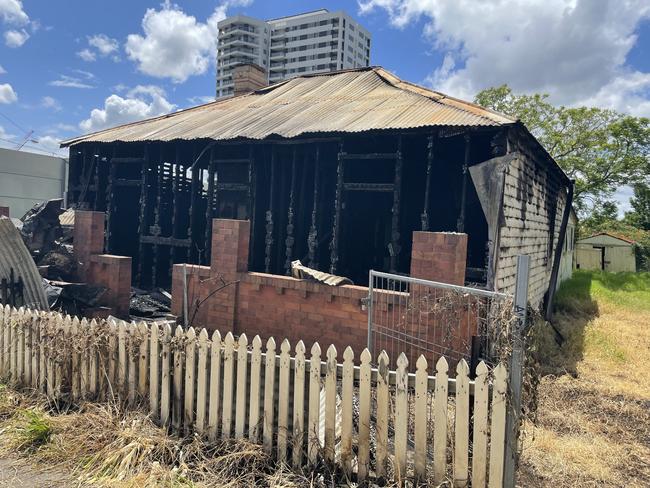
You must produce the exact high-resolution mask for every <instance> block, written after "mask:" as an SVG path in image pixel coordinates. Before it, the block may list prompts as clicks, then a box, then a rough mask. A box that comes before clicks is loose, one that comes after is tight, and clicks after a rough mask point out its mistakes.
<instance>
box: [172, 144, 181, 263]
mask: <svg viewBox="0 0 650 488" xmlns="http://www.w3.org/2000/svg"><path fill="white" fill-rule="evenodd" d="M180 180H181V161H180V154H179V150H178V145H177V146H176V148H175V151H174V165H173V166H172V196H173V209H172V237H179V235H178V221H179V219H180V216H179V214H178V213H179V211H180V204H179V199H180V192H181V188H180V186H181V181H180ZM170 272H171V267H170Z"/></svg>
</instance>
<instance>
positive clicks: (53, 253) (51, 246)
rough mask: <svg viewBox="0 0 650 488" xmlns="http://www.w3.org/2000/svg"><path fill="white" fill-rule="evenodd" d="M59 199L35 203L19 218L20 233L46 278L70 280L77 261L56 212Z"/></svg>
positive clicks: (69, 239) (72, 278)
mask: <svg viewBox="0 0 650 488" xmlns="http://www.w3.org/2000/svg"><path fill="white" fill-rule="evenodd" d="M62 202H63V201H62V200H61V199H53V200H48V201H46V202H42V203H38V204H36V205H34V207H33V208H32V209H31V210H29V211H28V212H27V213H26V214H25V215H24V216H23V217H22V218H21V219H20V220H21V222H22V226H20V228H19V230H20V235H21V236H22V238H23V242H24V243H25V245H26V246H27V249H29V252H30V253H31V255H32V257H33V258H34V261H35V262H36V265H37V266H38V268H39V271H40V273H41V275H42V276H43V277H45V278H48V279H54V280H59V281H73V280H74V279H75V276H76V272H77V265H76V264H77V263H76V261H75V259H74V256H73V253H72V244H71V240H72V239H71V237H72V236H71V235H70V234H69V233H64V231H63V229H62V227H61V223H60V222H59V215H61V214H62V213H63V209H62V208H61V204H62Z"/></svg>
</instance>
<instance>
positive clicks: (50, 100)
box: [41, 96, 61, 112]
mask: <svg viewBox="0 0 650 488" xmlns="http://www.w3.org/2000/svg"><path fill="white" fill-rule="evenodd" d="M41 107H43V108H48V109H52V110H54V111H55V112H58V111H59V110H61V104H60V103H59V101H58V100H57V99H56V98H54V97H50V96H45V97H43V98H41Z"/></svg>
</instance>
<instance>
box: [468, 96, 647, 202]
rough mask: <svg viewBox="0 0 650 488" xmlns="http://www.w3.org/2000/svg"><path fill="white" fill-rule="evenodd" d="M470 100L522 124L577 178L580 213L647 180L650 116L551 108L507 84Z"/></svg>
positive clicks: (545, 101) (545, 98) (541, 98)
mask: <svg viewBox="0 0 650 488" xmlns="http://www.w3.org/2000/svg"><path fill="white" fill-rule="evenodd" d="M475 102H476V103H478V104H479V105H482V106H484V107H489V108H492V109H494V110H496V111H499V112H502V113H505V114H508V115H511V116H513V117H517V118H519V119H520V120H521V121H522V122H523V123H524V124H525V125H526V127H527V128H528V130H529V131H530V132H531V133H532V134H533V135H534V136H535V137H536V138H537V139H538V140H539V141H540V142H541V143H542V145H543V146H544V147H545V148H546V150H547V151H548V152H549V154H551V156H553V158H554V159H555V160H556V161H557V163H558V164H559V165H560V166H561V167H562V169H564V171H565V172H566V173H567V175H568V176H569V178H572V179H574V180H575V181H576V184H575V195H574V197H575V205H576V207H577V209H578V210H579V211H583V212H584V211H585V210H586V209H587V207H589V206H594V205H596V204H598V202H602V201H604V200H607V199H608V198H610V197H611V196H612V194H613V193H614V191H615V190H616V189H617V188H618V187H619V186H621V185H626V184H628V185H629V184H635V183H647V182H648V181H650V119H647V118H643V117H632V116H629V115H624V114H620V113H618V112H615V111H613V110H607V109H602V108H595V107H576V108H571V107H564V106H555V105H553V104H551V103H550V102H549V100H548V95H546V94H535V95H515V94H514V93H513V92H512V90H511V89H510V87H508V86H507V85H503V86H499V87H496V88H488V89H486V90H483V91H481V92H480V93H478V94H477V95H476V98H475Z"/></svg>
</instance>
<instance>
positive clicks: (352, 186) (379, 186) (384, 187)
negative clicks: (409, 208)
mask: <svg viewBox="0 0 650 488" xmlns="http://www.w3.org/2000/svg"><path fill="white" fill-rule="evenodd" d="M343 189H344V190H345V191H375V192H394V191H395V185H394V184H393V183H343Z"/></svg>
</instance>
